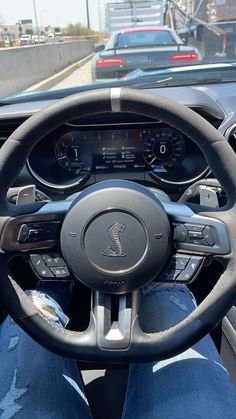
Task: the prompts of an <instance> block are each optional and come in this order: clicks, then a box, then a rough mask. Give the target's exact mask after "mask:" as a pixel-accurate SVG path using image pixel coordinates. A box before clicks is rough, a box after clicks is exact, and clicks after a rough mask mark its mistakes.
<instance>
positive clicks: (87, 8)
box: [86, 0, 90, 29]
mask: <svg viewBox="0 0 236 419" xmlns="http://www.w3.org/2000/svg"><path fill="white" fill-rule="evenodd" d="M86 13H87V27H88V29H90V18H89V3H88V0H86Z"/></svg>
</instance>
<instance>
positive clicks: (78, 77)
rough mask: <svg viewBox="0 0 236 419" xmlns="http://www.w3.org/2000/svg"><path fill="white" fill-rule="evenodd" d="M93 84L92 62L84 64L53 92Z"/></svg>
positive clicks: (57, 85) (55, 87) (58, 84)
mask: <svg viewBox="0 0 236 419" xmlns="http://www.w3.org/2000/svg"><path fill="white" fill-rule="evenodd" d="M89 83H92V75H91V60H90V61H88V62H87V63H86V64H84V65H83V66H82V67H80V68H78V69H77V70H75V71H74V72H73V73H72V74H70V75H69V76H68V77H66V78H65V79H64V80H62V81H61V82H60V83H57V84H56V85H55V86H53V87H52V88H51V90H57V89H66V88H68V87H74V86H78V85H80V84H89Z"/></svg>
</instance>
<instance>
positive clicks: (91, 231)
mask: <svg viewBox="0 0 236 419" xmlns="http://www.w3.org/2000/svg"><path fill="white" fill-rule="evenodd" d="M61 249H62V255H63V258H64V259H65V262H66V265H67V266H68V268H69V269H70V271H71V272H72V273H73V274H74V276H75V277H76V278H78V279H79V280H80V281H81V282H83V283H84V284H85V285H87V286H89V287H91V288H93V289H96V290H99V291H102V292H109V293H113V294H122V293H126V292H129V291H132V290H134V289H137V288H140V287H142V286H143V285H144V284H145V283H146V282H148V281H150V280H152V279H155V278H156V277H157V276H158V274H159V273H160V272H161V271H162V270H163V268H164V266H165V263H166V261H167V260H168V257H169V253H170V249H171V231H170V223H169V220H168V218H167V215H166V213H165V211H164V208H163V206H162V203H161V202H160V201H159V200H158V198H157V197H155V195H154V194H153V193H152V192H151V191H149V190H148V189H147V188H145V187H143V186H141V185H138V184H135V183H133V182H129V181H123V180H113V181H105V182H101V183H98V184H96V185H93V186H90V187H88V188H87V189H86V190H84V191H83V192H82V193H81V194H80V195H79V196H78V197H77V198H75V200H74V201H73V203H72V205H71V207H70V208H69V210H68V212H67V213H66V216H65V218H64V222H63V224H62V229H61Z"/></svg>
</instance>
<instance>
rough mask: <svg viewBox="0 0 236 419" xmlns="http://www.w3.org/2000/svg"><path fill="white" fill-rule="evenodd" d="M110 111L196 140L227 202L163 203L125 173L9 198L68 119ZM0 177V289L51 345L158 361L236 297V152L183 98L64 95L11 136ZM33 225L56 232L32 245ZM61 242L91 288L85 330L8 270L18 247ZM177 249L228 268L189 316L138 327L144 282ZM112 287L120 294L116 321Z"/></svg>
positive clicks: (92, 357) (119, 92)
mask: <svg viewBox="0 0 236 419" xmlns="http://www.w3.org/2000/svg"><path fill="white" fill-rule="evenodd" d="M107 112H110V113H111V112H127V113H135V114H139V115H142V116H147V117H151V118H154V119H157V120H161V121H163V122H164V123H167V124H169V125H171V126H172V127H174V128H176V129H177V130H179V131H180V132H182V133H183V134H185V135H187V136H188V137H189V138H191V139H192V140H193V141H194V142H196V143H197V145H198V146H199V147H200V148H201V150H202V152H203V153H204V155H205V157H206V159H207V161H208V163H209V166H210V168H211V170H212V172H213V173H214V175H215V177H216V178H217V179H218V181H219V182H220V184H221V185H222V187H223V188H224V190H225V191H226V193H227V196H228V204H227V206H226V207H223V208H220V209H218V210H212V209H209V208H203V207H201V206H196V205H195V206H190V205H188V206H187V205H185V204H182V203H179V204H178V203H174V202H173V203H172V202H166V203H164V202H162V203H161V202H160V200H159V199H158V197H157V196H155V194H153V193H152V192H151V191H150V190H148V189H146V188H145V187H143V186H140V185H138V184H135V183H133V182H126V181H122V180H120V181H107V182H102V183H100V184H95V185H93V186H91V187H88V188H87V189H85V190H84V191H83V192H82V193H81V194H80V195H79V196H78V197H77V198H75V199H74V200H73V201H60V202H52V203H46V202H41V203H34V204H31V205H21V206H14V205H13V204H11V203H9V202H8V201H7V199H6V193H7V190H8V188H9V187H10V186H11V185H12V184H13V182H14V180H15V179H16V177H17V175H18V174H19V172H20V170H21V169H22V168H23V166H24V164H25V163H26V160H27V158H28V156H29V154H30V152H31V150H32V149H33V147H34V146H35V145H36V144H37V142H38V141H39V140H40V139H42V138H43V137H45V136H46V135H47V134H48V133H49V132H51V131H52V130H54V129H55V128H57V127H59V126H60V125H62V124H63V123H65V122H69V121H72V120H75V119H78V118H79V117H85V116H89V115H94V114H98V113H107ZM0 179H1V182H0V234H1V235H0V249H1V254H0V295H1V297H2V300H3V302H4V304H5V306H6V307H7V309H8V311H9V313H10V314H11V316H12V317H13V318H14V320H15V321H16V322H17V323H18V324H19V325H20V326H21V327H22V328H23V329H24V330H25V331H26V332H27V333H28V334H29V335H30V336H31V337H33V338H34V339H35V340H36V341H37V342H38V343H40V344H41V345H43V346H44V347H46V348H47V349H49V350H51V351H53V352H55V353H57V354H59V355H63V356H67V357H71V358H75V359H80V360H87V361H108V362H123V361H127V362H130V361H135V362H142V361H151V360H155V361H157V360H161V359H165V358H167V357H173V356H175V355H177V354H178V353H180V352H182V351H184V350H186V349H187V348H189V347H190V346H192V345H193V344H195V343H196V342H197V341H198V340H199V339H201V338H202V337H203V336H205V335H206V334H207V333H208V332H209V331H210V330H211V329H212V328H213V327H214V326H215V325H216V324H217V323H218V322H219V321H220V320H221V319H222V317H223V316H224V315H225V314H226V313H227V311H228V310H229V309H230V307H231V306H232V305H233V303H234V302H235V300H236V222H235V220H236V206H235V201H236V157H235V154H234V153H233V151H232V149H231V147H230V146H229V144H228V143H227V141H226V140H225V138H224V137H223V136H222V135H221V134H220V133H219V132H218V131H217V130H216V129H215V128H214V127H212V126H211V125H210V124H209V123H208V122H206V121H205V120H204V119H203V118H201V117H200V116H199V115H197V114H196V113H195V112H193V111H191V110H190V109H188V108H186V107H184V106H182V105H180V104H179V103H176V102H174V101H171V100H167V99H165V98H163V97H160V96H154V95H151V94H147V93H144V92H140V91H136V90H131V89H127V88H121V89H120V88H112V89H103V90H96V91H90V92H86V93H81V94H78V95H74V96H70V97H68V98H66V99H63V100H61V101H58V102H57V103H55V104H53V105H52V106H50V107H48V108H45V109H43V110H42V111H40V112H38V113H37V114H36V115H34V116H32V117H31V118H29V119H28V120H27V121H26V122H24V123H23V124H22V125H21V126H20V127H19V128H18V129H17V130H16V131H15V132H14V133H13V134H12V135H11V136H10V137H9V139H8V140H7V141H6V142H5V144H4V146H3V147H2V149H1V152H0ZM28 223H29V224H30V223H39V225H41V226H44V225H45V223H46V225H47V226H49V230H50V228H51V230H53V231H54V235H53V236H50V235H49V236H47V237H46V238H45V239H44V240H41V241H37V242H33V243H27V242H19V240H18V238H19V231H20V230H21V228H22V226H24V225H25V224H28ZM42 223H43V224H42ZM187 224H191V225H192V226H195V227H194V228H195V229H196V230H198V229H200V230H201V228H202V229H203V228H206V227H207V229H208V230H207V231H209V232H210V233H211V237H212V240H211V242H210V243H206V242H204V241H203V243H202V244H201V243H200V244H199V243H196V242H194V240H193V241H191V240H190V241H184V240H181V238H177V235H178V234H177V230H178V229H179V228H180V229H181V228H182V226H183V225H184V226H185V225H187ZM55 226H59V228H60V230H61V233H60V234H59V232H58V233H57V232H56V230H55V228H54V227H55ZM51 230H50V231H51ZM109 235H110V239H111V240H110V239H109V240H110V241H108V237H109ZM55 246H57V247H58V246H60V247H61V250H62V253H63V256H64V258H65V260H66V262H67V264H68V267H69V269H70V270H71V271H72V273H73V274H74V275H75V277H77V278H78V279H79V280H81V281H82V282H84V283H85V284H86V285H88V286H89V287H91V288H92V289H93V290H94V292H93V293H92V296H93V298H92V304H91V314H90V324H89V327H88V329H87V330H86V331H83V332H74V331H70V330H66V329H64V328H63V327H61V326H59V325H57V324H55V323H54V322H51V321H50V320H48V319H47V318H46V317H45V316H44V315H43V314H42V313H40V312H39V311H38V310H37V308H36V307H35V306H34V305H33V304H31V302H30V301H29V299H28V297H27V296H26V294H25V293H24V292H23V291H22V289H21V288H20V287H19V286H18V284H17V283H16V282H15V281H14V280H13V279H12V278H11V276H10V275H9V273H8V267H7V262H8V260H9V258H10V257H12V256H14V255H15V254H19V253H25V254H27V253H32V252H33V253H35V251H45V249H53V248H55ZM176 251H178V253H181V252H185V253H189V254H194V255H199V257H206V256H209V255H210V256H211V257H214V258H217V259H218V260H220V261H221V262H222V263H223V265H224V273H223V274H222V276H221V277H220V279H219V280H218V282H217V284H216V286H215V287H214V288H213V289H212V291H211V292H210V294H209V295H208V296H207V297H206V298H205V300H204V301H203V302H202V303H201V304H200V305H199V306H198V307H197V308H196V309H195V310H194V311H193V313H192V314H191V315H189V316H188V317H187V318H186V319H185V320H184V321H182V322H181V323H179V324H178V325H176V326H175V327H172V328H170V329H168V330H165V331H162V332H160V333H144V332H143V331H142V330H141V328H140V325H139V315H138V308H139V305H138V296H139V291H138V289H139V288H140V287H141V286H143V285H144V284H145V283H146V282H147V281H149V280H151V279H153V278H155V277H157V276H158V275H159V274H160V273H161V272H162V271H163V269H164V268H165V266H166V264H167V261H168V258H169V256H170V253H171V252H172V253H173V252H176ZM114 294H115V295H117V299H118V300H119V304H118V306H119V307H118V310H117V313H116V317H117V319H116V320H117V321H116V322H115V324H113V323H112V303H111V300H112V298H113V297H112V296H113V295H114Z"/></svg>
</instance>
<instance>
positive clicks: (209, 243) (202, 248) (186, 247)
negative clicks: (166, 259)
mask: <svg viewBox="0 0 236 419" xmlns="http://www.w3.org/2000/svg"><path fill="white" fill-rule="evenodd" d="M163 206H164V208H165V211H166V213H167V214H168V216H169V219H170V221H171V224H172V227H173V238H174V243H175V247H176V249H177V251H180V252H185V253H189V254H196V255H197V254H198V255H203V256H208V255H212V256H214V255H221V256H222V257H223V256H224V255H227V254H229V253H230V251H231V245H230V238H229V234H228V228H227V225H226V224H225V223H224V222H223V221H222V216H221V214H222V213H221V212H220V211H218V212H216V211H215V210H214V212H211V211H208V212H206V211H203V207H201V206H196V208H197V211H196V210H195V211H194V209H192V208H191V207H189V206H187V205H185V204H179V203H174V202H164V203H163ZM201 210H202V211H201ZM204 210H205V208H204Z"/></svg>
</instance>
